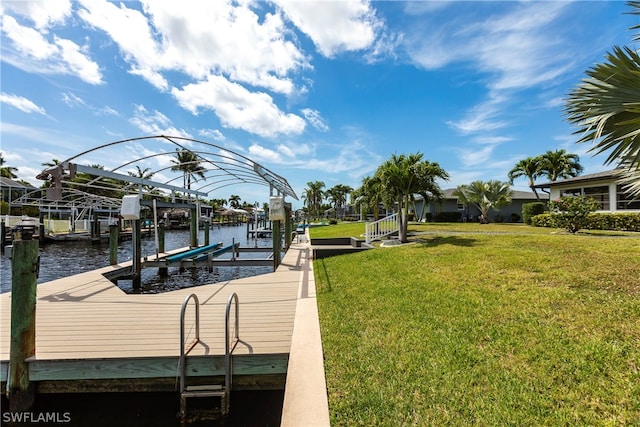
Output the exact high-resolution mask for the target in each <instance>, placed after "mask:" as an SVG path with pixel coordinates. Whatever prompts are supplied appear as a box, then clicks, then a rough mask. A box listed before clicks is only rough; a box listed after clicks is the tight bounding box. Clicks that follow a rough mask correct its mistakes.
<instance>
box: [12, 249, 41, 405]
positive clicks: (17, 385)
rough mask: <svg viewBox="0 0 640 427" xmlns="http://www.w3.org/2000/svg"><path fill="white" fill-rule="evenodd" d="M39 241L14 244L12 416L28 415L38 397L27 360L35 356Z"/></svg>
mask: <svg viewBox="0 0 640 427" xmlns="http://www.w3.org/2000/svg"><path fill="white" fill-rule="evenodd" d="M38 263H39V259H38V241H37V240H15V241H14V242H13V252H12V258H11V271H12V273H11V341H10V350H9V351H10V356H9V357H10V359H9V360H10V372H9V378H8V384H7V390H8V394H9V407H10V410H11V411H12V412H21V411H27V410H29V409H30V408H31V406H32V405H33V400H34V397H35V392H34V387H33V384H31V383H30V382H29V365H28V363H27V362H26V359H27V358H30V357H33V356H35V354H36V285H37V279H38V267H39V266H38Z"/></svg>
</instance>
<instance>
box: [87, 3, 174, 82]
mask: <svg viewBox="0 0 640 427" xmlns="http://www.w3.org/2000/svg"><path fill="white" fill-rule="evenodd" d="M79 3H80V5H81V6H82V8H80V9H79V10H78V16H79V17H80V18H82V19H83V20H84V21H85V22H87V23H88V24H90V25H92V26H93V27H95V28H98V29H101V30H103V31H105V32H106V33H107V34H108V35H109V37H111V38H112V39H113V41H114V42H115V43H116V44H117V45H118V46H119V47H120V50H121V51H122V53H123V54H124V57H125V59H127V60H128V61H131V62H133V64H132V67H131V73H132V74H137V75H141V76H142V77H144V78H145V79H147V81H149V82H150V83H152V84H153V85H154V86H155V87H157V88H159V89H166V88H167V87H168V84H167V82H166V80H165V79H164V77H162V76H161V75H160V74H159V73H158V72H157V71H156V70H155V68H156V67H157V62H158V61H161V52H160V51H159V49H158V45H157V43H156V41H155V40H154V38H153V35H152V29H151V28H150V26H149V22H148V21H147V18H146V17H145V16H144V15H143V14H142V13H141V12H139V11H137V10H134V9H129V8H127V7H126V6H125V4H123V3H120V7H118V6H117V5H115V4H113V3H109V2H106V1H103V0H82V1H80V2H79Z"/></svg>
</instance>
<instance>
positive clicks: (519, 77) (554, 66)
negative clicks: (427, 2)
mask: <svg viewBox="0 0 640 427" xmlns="http://www.w3.org/2000/svg"><path fill="white" fill-rule="evenodd" d="M485 5H486V7H487V9H488V8H491V7H492V4H491V3H487V4H485ZM485 5H483V4H482V3H478V5H477V7H479V8H481V7H485ZM569 5H570V2H524V3H504V7H500V8H495V10H497V11H499V12H494V13H493V14H492V15H489V17H488V18H487V19H484V20H482V21H479V22H476V21H475V19H476V15H475V14H474V13H468V12H470V11H467V10H464V8H465V7H466V5H464V4H462V3H455V2H454V3H452V4H449V6H450V7H449V8H447V10H444V11H443V14H446V15H447V17H448V19H447V20H446V21H442V19H441V18H442V17H443V16H444V15H438V14H437V13H434V14H433V15H432V16H431V19H430V20H426V19H427V18H424V20H423V21H421V22H422V26H421V27H420V28H414V29H413V32H412V34H411V36H410V37H406V38H405V40H406V42H407V43H406V47H407V51H408V52H409V54H410V56H411V58H412V60H413V61H414V62H415V63H416V64H417V65H419V66H422V67H424V68H428V69H432V68H440V67H443V66H445V65H448V64H450V63H453V62H461V63H467V64H470V65H471V66H473V67H476V68H477V69H478V70H480V71H482V72H484V73H486V74H487V76H488V78H487V83H486V85H487V87H488V88H489V89H491V90H505V89H524V88H528V87H532V86H536V85H539V84H541V83H549V82H553V81H554V79H556V78H557V77H558V76H560V75H562V73H564V72H565V71H566V69H567V67H568V64H569V63H570V62H571V54H572V48H571V45H570V44H567V43H565V40H564V39H563V37H564V35H563V32H562V31H561V30H559V29H558V28H557V27H554V24H555V22H556V21H557V20H558V19H559V18H560V17H562V14H563V12H564V11H565V9H566V7H567V6H569ZM453 8H457V9H455V10H453ZM431 12H433V10H431ZM449 18H450V19H449ZM441 22H444V24H442V23H441ZM568 36H570V34H569V35H567V36H566V37H568Z"/></svg>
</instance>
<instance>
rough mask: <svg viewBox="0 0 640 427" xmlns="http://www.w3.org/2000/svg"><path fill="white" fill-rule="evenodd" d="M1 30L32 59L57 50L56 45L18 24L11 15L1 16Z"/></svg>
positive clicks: (48, 55) (33, 30) (54, 52)
mask: <svg viewBox="0 0 640 427" xmlns="http://www.w3.org/2000/svg"><path fill="white" fill-rule="evenodd" d="M2 30H3V32H4V33H5V35H6V36H7V38H9V39H10V40H11V41H12V42H13V45H14V46H15V47H16V48H17V49H18V50H19V51H21V52H23V53H26V54H27V55H29V56H31V57H33V58H34V59H47V58H50V57H52V56H54V55H55V54H56V53H57V52H58V49H57V48H56V46H55V45H54V44H51V43H49V41H47V40H46V39H45V38H44V36H43V35H42V34H40V33H39V32H38V31H36V30H35V29H33V28H29V27H25V26H23V25H20V24H19V23H18V21H16V19H15V18H14V17H13V16H9V15H3V16H2Z"/></svg>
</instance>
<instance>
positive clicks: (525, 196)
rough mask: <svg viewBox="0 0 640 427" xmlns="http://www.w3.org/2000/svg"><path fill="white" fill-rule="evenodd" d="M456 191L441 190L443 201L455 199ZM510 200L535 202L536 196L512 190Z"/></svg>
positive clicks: (418, 198)
mask: <svg viewBox="0 0 640 427" xmlns="http://www.w3.org/2000/svg"><path fill="white" fill-rule="evenodd" d="M454 191H456V189H455V188H447V189H446V190H442V194H443V195H444V198H445V199H457V197H456V196H454V195H453V192H454ZM539 196H540V198H543V199H544V198H547V197H549V195H548V194H539ZM421 198H422V196H419V195H416V199H417V200H420V199H421ZM511 199H512V200H522V199H524V200H536V195H535V194H533V192H531V191H519V190H513V193H512V194H511Z"/></svg>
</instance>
